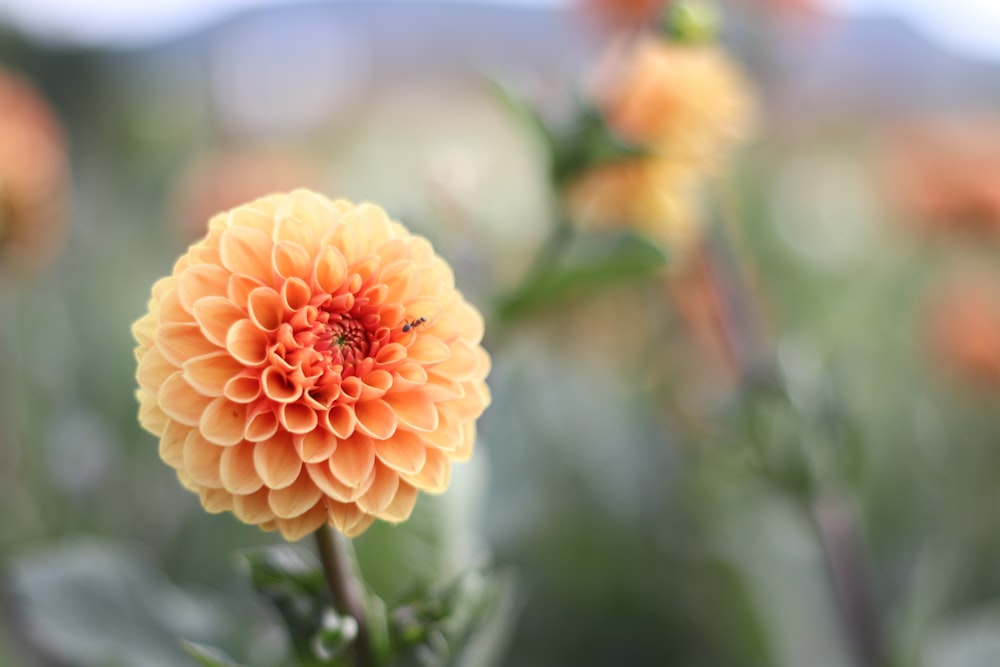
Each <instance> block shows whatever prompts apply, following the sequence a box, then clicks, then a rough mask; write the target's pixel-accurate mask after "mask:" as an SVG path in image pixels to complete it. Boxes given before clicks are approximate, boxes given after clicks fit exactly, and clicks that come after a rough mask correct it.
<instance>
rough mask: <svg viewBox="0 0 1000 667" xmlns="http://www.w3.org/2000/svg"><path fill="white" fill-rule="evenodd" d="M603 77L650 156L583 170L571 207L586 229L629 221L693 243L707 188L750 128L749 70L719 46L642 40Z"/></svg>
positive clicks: (610, 105)
mask: <svg viewBox="0 0 1000 667" xmlns="http://www.w3.org/2000/svg"><path fill="white" fill-rule="evenodd" d="M597 79H598V81H597V88H598V90H597V93H596V98H597V105H598V107H599V108H600V109H601V110H602V112H603V113H604V116H605V119H606V121H607V123H608V125H609V126H610V128H611V129H612V130H613V131H614V132H615V133H616V134H618V135H619V136H621V137H622V138H623V139H624V140H626V141H627V142H629V143H632V144H634V145H637V146H640V147H642V148H645V149H647V150H648V151H649V152H650V153H652V155H651V156H649V157H644V158H637V159H631V160H623V161H620V162H616V163H610V164H603V165H599V166H598V167H596V168H595V169H594V170H591V171H588V172H585V173H584V174H583V175H582V176H581V177H580V179H579V180H578V181H577V182H575V183H572V184H570V188H569V190H568V192H567V198H568V206H569V209H570V211H571V212H572V213H573V215H574V217H575V218H576V219H577V220H579V221H580V222H581V223H582V224H584V225H587V226H596V227H609V226H617V225H623V224H624V225H629V226H632V227H635V228H637V229H638V230H640V231H642V232H644V233H647V234H649V235H651V236H652V237H654V238H659V239H660V240H662V241H663V242H664V243H666V244H667V245H671V246H672V245H677V244H678V243H679V242H682V241H687V240H688V239H690V238H692V237H693V236H694V234H693V232H694V230H695V223H696V222H697V217H698V215H697V210H698V193H699V189H700V188H701V186H702V185H703V184H704V183H705V182H706V181H707V180H708V179H710V178H712V177H714V176H715V175H717V174H718V172H719V171H720V170H721V168H722V167H723V166H724V165H725V163H726V158H728V156H729V154H730V152H731V151H732V150H733V149H734V148H735V147H736V146H737V145H738V143H739V142H740V141H741V140H742V139H744V138H745V137H746V136H747V134H749V132H750V129H751V125H752V116H753V106H754V105H753V100H752V96H751V94H750V91H749V88H748V86H747V84H746V82H745V80H744V78H743V76H742V74H741V73H740V71H739V70H738V69H737V67H736V66H735V65H734V64H733V63H732V62H731V61H730V60H729V59H728V57H727V56H726V55H725V53H724V52H722V51H721V50H720V49H719V48H717V47H716V46H714V45H711V44H700V45H693V44H671V43H669V42H666V41H662V40H657V39H653V38H643V39H640V40H638V41H637V42H636V43H634V44H630V45H628V46H626V47H625V48H624V49H619V50H617V51H615V52H613V53H612V54H611V56H610V57H609V58H608V59H607V61H606V63H605V65H604V67H603V68H602V71H601V72H600V73H599V75H598V77H597Z"/></svg>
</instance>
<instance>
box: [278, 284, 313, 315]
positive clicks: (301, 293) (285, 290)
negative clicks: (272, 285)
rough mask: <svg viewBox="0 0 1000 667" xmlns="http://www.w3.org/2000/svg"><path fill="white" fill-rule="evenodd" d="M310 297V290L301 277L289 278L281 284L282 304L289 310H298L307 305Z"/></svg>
mask: <svg viewBox="0 0 1000 667" xmlns="http://www.w3.org/2000/svg"><path fill="white" fill-rule="evenodd" d="M311 299H312V290H311V289H310V288H309V283H307V282H306V281H305V280H303V279H302V278H289V279H288V280H286V281H285V284H284V285H282V286H281V300H282V303H283V305H284V306H285V307H286V308H288V310H290V311H295V310H299V309H301V308H305V307H306V306H307V305H309V302H310V300H311Z"/></svg>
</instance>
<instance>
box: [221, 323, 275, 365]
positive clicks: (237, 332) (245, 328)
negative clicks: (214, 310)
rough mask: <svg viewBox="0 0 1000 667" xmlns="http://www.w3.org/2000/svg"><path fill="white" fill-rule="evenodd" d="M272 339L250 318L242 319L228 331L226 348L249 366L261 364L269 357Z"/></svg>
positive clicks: (234, 356) (235, 357)
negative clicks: (268, 349)
mask: <svg viewBox="0 0 1000 667" xmlns="http://www.w3.org/2000/svg"><path fill="white" fill-rule="evenodd" d="M269 344H270V341H269V340H268V338H267V334H266V333H264V332H263V331H261V330H260V329H258V328H257V327H255V326H254V324H253V322H251V321H250V320H240V321H239V322H237V323H235V324H234V325H233V326H231V327H229V331H228V332H227V333H226V349H227V350H229V354H231V355H233V358H234V359H236V360H237V361H239V362H240V363H242V364H245V365H247V366H259V365H261V364H263V363H264V361H265V360H266V359H267V347H268V345H269Z"/></svg>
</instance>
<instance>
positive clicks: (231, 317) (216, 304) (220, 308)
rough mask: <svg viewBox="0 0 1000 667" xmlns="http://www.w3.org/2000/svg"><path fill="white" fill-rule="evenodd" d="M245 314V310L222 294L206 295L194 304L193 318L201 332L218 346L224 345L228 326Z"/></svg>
mask: <svg viewBox="0 0 1000 667" xmlns="http://www.w3.org/2000/svg"><path fill="white" fill-rule="evenodd" d="M246 315H247V314H246V311H244V310H243V309H242V308H240V307H239V306H237V305H236V304H235V303H233V302H232V301H231V300H229V299H228V298H227V297H224V296H208V297H205V298H203V299H199V300H198V301H196V302H195V304H194V319H195V321H196V322H198V326H200V327H201V332H202V334H203V335H204V336H205V338H206V339H207V340H209V341H211V342H213V343H215V344H216V345H218V346H219V347H225V346H226V334H228V333H229V327H231V326H233V325H234V324H236V322H238V321H239V320H241V319H243V318H244V317H246Z"/></svg>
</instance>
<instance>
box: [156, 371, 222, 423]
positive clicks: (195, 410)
mask: <svg viewBox="0 0 1000 667" xmlns="http://www.w3.org/2000/svg"><path fill="white" fill-rule="evenodd" d="M158 396H159V405H160V408H161V409H162V410H163V412H165V413H166V414H167V415H168V416H169V417H170V418H171V419H174V420H176V421H179V422H180V423H182V424H186V425H188V426H197V425H198V422H199V421H201V414H202V413H203V412H204V411H205V408H206V407H208V404H209V403H211V401H212V399H211V398H209V397H207V396H202V395H201V394H199V393H198V392H197V391H195V390H194V389H193V388H192V387H191V385H189V384H188V383H187V381H186V380H185V379H184V372H183V371H177V372H176V373H174V374H173V375H171V376H170V377H168V378H167V379H166V381H165V382H164V383H163V386H161V387H160V393H159V395H158Z"/></svg>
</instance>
